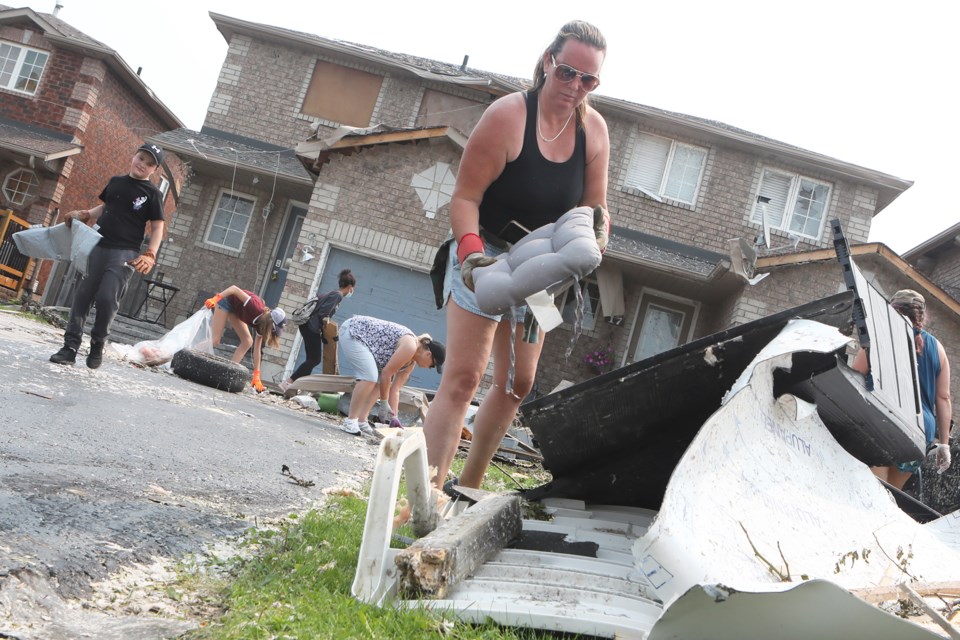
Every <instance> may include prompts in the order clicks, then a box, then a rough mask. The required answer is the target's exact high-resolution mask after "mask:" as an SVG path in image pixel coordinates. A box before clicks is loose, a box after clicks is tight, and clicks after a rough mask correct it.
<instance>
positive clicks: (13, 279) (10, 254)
mask: <svg viewBox="0 0 960 640" xmlns="http://www.w3.org/2000/svg"><path fill="white" fill-rule="evenodd" d="M29 228H30V223H29V222H27V221H26V220H22V219H20V218H18V217H17V216H15V215H13V211H10V210H9V209H4V210H0V287H3V288H5V289H12V290H14V291H16V292H17V293H19V292H20V290H21V289H23V285H24V284H25V283H26V280H27V274H28V273H29V272H30V263H31V259H30V258H28V257H27V256H25V255H23V254H22V253H20V252H19V251H17V245H15V244H14V243H13V234H15V233H16V232H17V231H23V230H24V229H29Z"/></svg>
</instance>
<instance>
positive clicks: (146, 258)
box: [128, 249, 157, 274]
mask: <svg viewBox="0 0 960 640" xmlns="http://www.w3.org/2000/svg"><path fill="white" fill-rule="evenodd" d="M128 264H129V265H130V266H131V267H133V268H134V269H135V270H136V271H137V273H144V274H146V273H150V270H151V269H153V267H154V265H156V264H157V254H155V253H154V252H153V250H152V249H147V250H146V251H144V252H143V253H141V254H140V255H139V256H137V257H136V258H134V259H133V260H131V261H130V262H129V263H128Z"/></svg>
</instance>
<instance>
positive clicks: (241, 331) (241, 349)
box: [227, 313, 253, 362]
mask: <svg viewBox="0 0 960 640" xmlns="http://www.w3.org/2000/svg"><path fill="white" fill-rule="evenodd" d="M227 318H228V319H229V320H230V326H231V327H233V330H234V331H235V332H236V334H237V335H238V336H239V337H240V344H239V345H237V350H236V351H234V352H233V357H232V358H230V360H231V361H232V362H240V361H241V360H243V356H245V355H247V351H249V350H250V347H252V346H253V336H252V335H250V327H248V326H247V323H246V322H244V321H243V320H241V319H240V318H238V317H237V316H235V315H233V314H232V313H231V314H230V315H229V316H227Z"/></svg>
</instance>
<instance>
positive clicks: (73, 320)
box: [63, 245, 138, 350]
mask: <svg viewBox="0 0 960 640" xmlns="http://www.w3.org/2000/svg"><path fill="white" fill-rule="evenodd" d="M137 255H138V253H137V251H136V250H135V249H104V248H101V247H100V246H99V245H97V246H96V247H94V248H93V251H92V252H90V257H89V259H88V260H87V275H85V276H84V277H83V280H81V281H80V285H79V286H78V287H77V290H76V291H75V292H74V294H73V306H71V307H70V320H69V321H68V322H67V330H66V332H65V333H64V334H63V344H64V345H65V346H67V347H70V348H71V349H73V350H77V349H79V348H80V344H81V342H82V341H83V325H84V324H85V323H86V322H87V316H88V315H90V308H91V307H92V306H93V305H94V303H96V305H97V315H96V318H95V319H94V321H93V329H92V330H91V331H90V340H91V341H92V342H105V341H106V340H107V336H109V335H110V325H112V324H113V319H114V318H115V317H116V316H117V310H118V309H119V308H120V300H121V299H122V298H123V294H124V293H126V291H127V283H128V282H129V281H130V276H132V275H133V268H132V267H130V266H128V265H127V261H129V260H133V259H134V258H136V257H137Z"/></svg>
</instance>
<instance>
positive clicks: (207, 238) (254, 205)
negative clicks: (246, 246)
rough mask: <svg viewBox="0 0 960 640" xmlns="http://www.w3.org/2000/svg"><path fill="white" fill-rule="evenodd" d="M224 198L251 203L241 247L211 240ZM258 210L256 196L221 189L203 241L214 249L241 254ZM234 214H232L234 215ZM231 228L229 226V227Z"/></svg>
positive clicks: (241, 237)
mask: <svg viewBox="0 0 960 640" xmlns="http://www.w3.org/2000/svg"><path fill="white" fill-rule="evenodd" d="M224 196H226V197H231V198H237V199H238V200H248V201H249V202H250V216H249V217H248V218H247V222H246V224H245V225H244V227H243V234H242V235H241V236H240V242H239V245H238V246H236V247H233V246H230V245H228V244H222V243H220V242H214V241H213V240H211V239H210V233H211V232H212V231H213V228H214V226H215V225H214V223H215V222H216V221H217V213H219V212H220V203H221V202H222V201H223V198H224ZM256 210H257V199H256V197H255V196H252V195H250V194H248V193H241V192H239V191H231V190H230V189H220V191H219V192H218V193H217V199H216V201H215V202H214V208H213V212H212V213H211V214H210V222H209V223H208V224H207V230H206V232H205V233H204V234H203V241H204V243H206V244H209V245H211V246H214V247H220V248H221V249H226V250H227V251H233V252H235V253H240V251H241V250H242V249H243V243H244V242H245V241H246V239H247V231H248V230H249V229H250V222H251V221H252V220H253V214H254V212H255V211H256ZM233 213H234V212H231V214H233ZM227 228H228V229H229V228H230V227H229V226H228V227H227Z"/></svg>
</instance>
